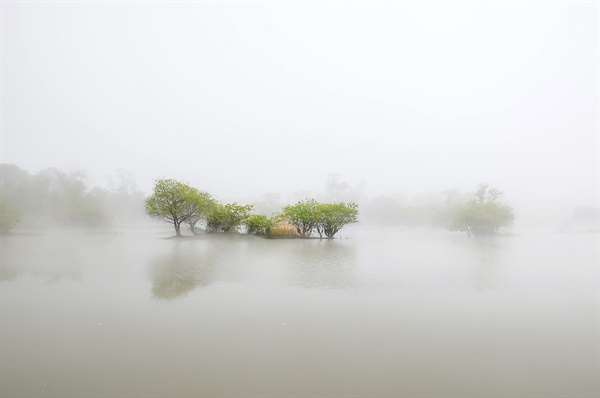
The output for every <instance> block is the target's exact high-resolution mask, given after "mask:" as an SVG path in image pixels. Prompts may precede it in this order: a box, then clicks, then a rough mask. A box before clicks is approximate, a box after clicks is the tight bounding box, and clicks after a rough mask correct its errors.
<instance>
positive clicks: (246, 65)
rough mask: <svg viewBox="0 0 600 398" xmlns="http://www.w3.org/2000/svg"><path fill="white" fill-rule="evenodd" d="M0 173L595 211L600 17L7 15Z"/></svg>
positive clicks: (180, 9)
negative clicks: (335, 178) (471, 199)
mask: <svg viewBox="0 0 600 398" xmlns="http://www.w3.org/2000/svg"><path fill="white" fill-rule="evenodd" d="M1 7H2V153H1V154H2V163H8V164H16V165H18V166H19V167H21V168H23V169H25V170H27V171H29V172H30V173H36V172H39V171H41V170H43V169H45V168H47V167H56V168H58V169H60V170H64V171H66V172H71V171H77V170H84V171H86V173H87V181H88V185H89V186H97V185H99V186H104V185H105V184H106V182H105V177H106V176H109V175H113V174H114V173H115V170H118V169H122V170H127V171H128V172H130V173H132V175H133V176H135V179H136V180H137V181H138V184H139V188H140V190H141V191H143V192H145V193H146V194H147V193H149V192H150V190H151V187H152V183H153V180H155V179H157V178H175V179H178V180H182V181H186V182H189V183H190V184H191V185H193V186H195V187H198V188H199V189H202V190H205V191H208V192H211V193H212V194H214V195H216V196H217V197H220V198H222V199H223V200H231V201H233V200H237V201H243V202H251V201H257V200H259V199H260V198H261V197H262V196H263V195H264V194H268V193H277V194H280V195H282V198H283V199H284V200H285V201H289V200H292V199H295V198H296V197H297V196H309V195H313V196H314V195H317V194H319V193H320V192H322V191H323V187H324V186H325V184H326V181H327V176H328V174H329V173H339V174H341V175H342V176H343V179H344V181H347V182H348V183H349V184H350V185H351V186H362V189H363V192H364V194H365V195H367V197H369V198H371V199H373V198H375V197H377V196H379V195H391V196H393V195H398V194H400V193H401V194H402V195H405V196H406V197H408V198H413V197H415V196H418V195H421V194H429V193H436V194H437V193H439V192H442V191H444V190H448V189H459V190H460V191H462V192H470V191H472V190H474V189H475V187H476V186H477V184H479V183H481V182H488V183H490V184H491V185H492V186H496V187H498V188H500V189H502V190H504V191H505V192H506V196H505V199H506V201H507V202H508V203H511V204H512V205H513V206H515V207H516V208H520V209H532V208H533V209H540V208H542V209H559V208H560V209H563V210H564V209H570V208H572V207H580V206H597V203H598V35H597V31H598V16H597V7H598V6H597V4H595V3H592V2H577V3H571V2H526V3H524V4H520V3H515V2H508V3H505V4H503V3H498V2H450V3H448V4H446V3H444V4H439V3H426V4H418V3H413V2H406V3H404V2H403V3H385V2H384V3H375V4H367V3H361V2H358V3H355V2H352V3H350V2H324V3H308V4H304V3H296V2H286V3H264V2H234V3H223V4H220V3H177V4H170V3H169V4H168V3H155V2H152V3H142V2H128V3H119V2H106V3H104V2H87V3H64V2H63V3H54V2H53V3H44V2H34V3H31V2H11V3H3V4H2V6H1Z"/></svg>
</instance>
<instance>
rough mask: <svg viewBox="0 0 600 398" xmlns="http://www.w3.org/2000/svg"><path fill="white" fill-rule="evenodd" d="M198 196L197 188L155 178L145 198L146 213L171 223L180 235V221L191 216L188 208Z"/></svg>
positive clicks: (190, 207) (192, 206)
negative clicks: (150, 192) (150, 191)
mask: <svg viewBox="0 0 600 398" xmlns="http://www.w3.org/2000/svg"><path fill="white" fill-rule="evenodd" d="M197 198H198V190H197V189H195V188H192V187H190V186H189V185H186V184H184V183H182V182H179V181H175V180H171V179H165V180H157V181H156V182H155V184H154V189H153V193H152V195H151V196H150V197H149V198H148V199H146V213H148V215H150V216H152V217H155V218H159V219H161V220H164V221H166V222H168V223H170V224H172V225H173V227H174V228H175V233H176V235H177V236H178V237H180V236H181V223H183V222H185V221H186V220H187V219H188V218H189V217H191V216H192V212H191V210H190V209H192V208H194V203H195V201H196V200H197Z"/></svg>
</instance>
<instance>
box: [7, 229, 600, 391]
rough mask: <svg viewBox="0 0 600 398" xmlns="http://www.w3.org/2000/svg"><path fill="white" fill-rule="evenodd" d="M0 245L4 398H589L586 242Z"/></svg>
mask: <svg viewBox="0 0 600 398" xmlns="http://www.w3.org/2000/svg"><path fill="white" fill-rule="evenodd" d="M170 235H172V231H171V230H170V229H169V228H168V227H167V226H165V227H164V228H163V227H151V228H128V229H119V230H115V231H112V232H111V231H108V232H106V233H82V232H76V231H70V232H64V231H63V232H46V233H42V234H31V235H25V234H16V235H8V236H4V237H3V238H2V262H1V267H2V269H1V271H2V273H1V278H2V281H1V285H0V286H1V295H2V296H1V298H2V301H1V310H2V312H1V316H2V318H1V327H2V350H1V354H0V355H1V358H0V364H1V376H2V379H1V390H0V393H1V396H2V397H13V396H14V397H20V396H28V397H32V396H40V397H41V396H56V397H85V396H94V397H116V396H119V397H138V396H140V397H141V396H154V397H158V396H161V397H162V396H164V397H167V396H168V397H176V396H238V397H239V396H242V397H243V396H273V397H275V396H440V397H441V396H499V395H501V396H511V397H517V396H520V397H522V396H543V397H551V396H569V397H571V396H589V397H592V396H594V397H595V396H598V394H599V387H598V386H599V361H598V359H599V346H598V341H599V340H598V336H599V330H598V325H599V322H598V310H599V300H598V297H599V292H598V280H599V279H598V249H599V245H598V234H597V233H573V234H559V233H553V232H522V233H516V234H514V235H512V236H505V237H499V238H496V239H485V240H481V239H479V240H478V239H467V238H466V237H464V236H462V235H454V234H450V233H448V232H445V231H428V230H404V229H401V228H374V227H373V228H369V227H362V226H352V227H350V228H347V229H344V230H342V231H341V236H342V238H343V239H337V240H332V241H319V240H265V239H260V238H255V237H249V236H222V235H206V236H201V237H198V238H190V239H164V238H165V237H168V236H170Z"/></svg>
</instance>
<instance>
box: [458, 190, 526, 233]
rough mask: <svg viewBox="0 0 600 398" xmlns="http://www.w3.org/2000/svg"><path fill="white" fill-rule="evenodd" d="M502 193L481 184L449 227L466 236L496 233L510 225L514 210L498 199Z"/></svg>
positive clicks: (513, 217)
mask: <svg viewBox="0 0 600 398" xmlns="http://www.w3.org/2000/svg"><path fill="white" fill-rule="evenodd" d="M502 195H503V192H502V191H499V190H497V189H488V185H486V184H481V185H480V186H479V188H478V190H477V192H475V194H474V195H473V196H472V197H471V200H470V201H469V202H468V203H467V204H465V205H464V206H463V207H461V208H460V209H459V210H458V212H457V213H456V215H455V217H454V219H453V220H452V223H451V224H450V226H449V229H450V230H451V231H461V232H465V233H466V234H467V235H468V236H482V235H493V234H497V233H499V232H500V231H502V229H503V228H505V227H508V226H510V225H512V223H513V221H514V219H515V214H514V210H513V209H512V207H510V206H508V205H505V204H503V203H500V202H499V201H498V199H500V198H501V197H502Z"/></svg>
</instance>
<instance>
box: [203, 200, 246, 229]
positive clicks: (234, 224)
mask: <svg viewBox="0 0 600 398" xmlns="http://www.w3.org/2000/svg"><path fill="white" fill-rule="evenodd" d="M251 210H252V206H250V205H247V206H242V205H238V204H237V203H229V204H226V205H223V204H221V203H217V204H216V205H215V206H214V207H213V208H212V210H211V212H210V213H209V214H208V216H207V219H206V230H207V231H208V232H230V231H232V230H237V228H238V227H239V226H240V225H242V224H244V223H245V221H246V220H247V219H248V217H249V216H250V214H249V213H250V211H251Z"/></svg>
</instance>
